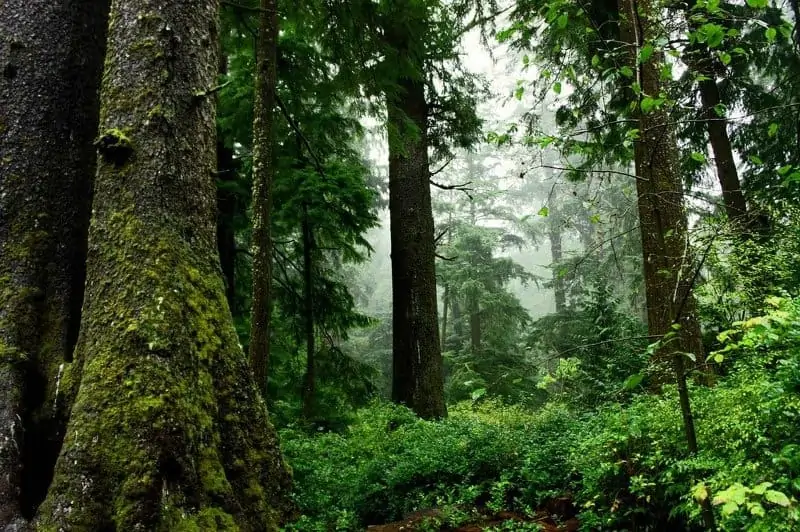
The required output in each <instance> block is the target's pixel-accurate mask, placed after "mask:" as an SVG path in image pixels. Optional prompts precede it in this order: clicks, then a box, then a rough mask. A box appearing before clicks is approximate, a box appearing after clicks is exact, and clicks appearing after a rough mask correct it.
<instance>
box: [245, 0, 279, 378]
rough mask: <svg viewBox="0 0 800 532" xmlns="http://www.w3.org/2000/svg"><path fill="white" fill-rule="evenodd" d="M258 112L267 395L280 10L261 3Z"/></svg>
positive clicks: (261, 336) (257, 220)
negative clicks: (274, 123)
mask: <svg viewBox="0 0 800 532" xmlns="http://www.w3.org/2000/svg"><path fill="white" fill-rule="evenodd" d="M260 6H261V9H260V15H259V37H258V46H257V49H256V64H257V65H258V68H257V69H256V87H255V103H254V105H255V108H254V110H253V242H252V245H253V308H252V314H251V317H250V320H251V322H250V323H251V326H250V327H251V328H250V364H251V365H252V366H253V373H254V374H255V377H256V383H257V385H258V387H259V388H260V389H262V390H265V391H266V389H267V388H266V387H267V375H268V369H269V328H270V315H271V313H272V231H271V223H272V219H271V213H272V182H273V181H274V179H275V156H274V146H273V145H274V143H275V138H274V133H273V129H274V127H273V122H274V118H273V115H274V108H275V91H276V84H277V62H278V61H277V58H278V56H277V49H278V5H277V2H276V1H275V0H261V3H260Z"/></svg>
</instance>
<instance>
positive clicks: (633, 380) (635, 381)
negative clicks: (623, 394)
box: [622, 373, 644, 390]
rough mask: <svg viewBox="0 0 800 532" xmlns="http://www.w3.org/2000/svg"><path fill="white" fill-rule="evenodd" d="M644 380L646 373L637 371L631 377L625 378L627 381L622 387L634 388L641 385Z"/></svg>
mask: <svg viewBox="0 0 800 532" xmlns="http://www.w3.org/2000/svg"><path fill="white" fill-rule="evenodd" d="M643 380H644V375H641V374H639V373H636V374H635V375H631V376H630V377H628V378H627V379H625V382H624V383H623V384H622V388H623V389H624V390H633V389H634V388H636V387H637V386H639V384H641V382H642V381H643Z"/></svg>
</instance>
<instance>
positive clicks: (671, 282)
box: [619, 0, 714, 529]
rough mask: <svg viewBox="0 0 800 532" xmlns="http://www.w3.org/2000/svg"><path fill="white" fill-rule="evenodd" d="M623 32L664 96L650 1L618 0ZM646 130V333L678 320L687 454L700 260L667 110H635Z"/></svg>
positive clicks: (673, 359)
mask: <svg viewBox="0 0 800 532" xmlns="http://www.w3.org/2000/svg"><path fill="white" fill-rule="evenodd" d="M619 9H620V15H621V16H620V30H621V31H620V33H621V35H622V37H623V40H625V41H627V43H628V44H629V50H630V52H629V60H630V62H631V65H632V67H633V68H634V71H635V72H636V77H637V82H638V83H639V86H640V87H641V93H642V95H658V94H659V93H660V90H661V86H660V79H659V60H660V56H659V54H654V56H653V57H652V58H651V59H650V60H649V61H645V62H643V63H639V62H638V51H639V50H640V49H641V48H642V46H643V45H644V43H645V42H653V41H655V40H656V38H657V37H658V35H656V34H655V32H656V31H657V28H655V27H654V24H653V23H652V22H651V21H650V19H649V18H648V16H647V15H648V13H650V12H651V10H652V9H653V7H652V5H650V4H649V2H648V1H647V0H644V2H642V0H639V1H637V0H619ZM636 118H637V119H638V122H639V124H638V126H639V131H640V137H639V140H637V141H636V144H635V148H634V150H635V159H636V191H637V201H638V207H639V224H640V227H641V235H642V253H643V258H644V278H645V292H646V298H647V321H648V331H649V334H651V335H662V336H663V335H668V334H670V333H671V332H672V327H673V325H680V328H679V329H678V331H677V335H676V336H675V338H674V339H673V340H668V339H667V338H665V342H664V346H663V347H662V348H661V349H660V350H659V351H658V352H657V354H656V362H662V363H664V364H671V366H672V369H673V371H674V375H675V380H676V383H677V387H678V393H679V396H680V407H681V413H682V415H683V421H684V427H683V428H684V431H685V433H686V441H687V446H688V449H689V452H690V453H692V454H695V453H696V452H697V437H696V434H695V427H694V419H693V417H692V410H691V403H690V400H689V392H688V388H687V385H686V380H687V376H686V373H687V372H686V369H685V366H686V361H685V359H684V357H685V354H684V353H690V354H692V355H694V356H695V357H696V360H698V361H702V360H703V344H702V338H701V335H700V325H699V322H698V320H697V315H696V312H695V300H694V295H693V293H692V289H693V286H692V283H693V282H694V278H695V275H694V271H693V270H694V265H693V261H692V255H691V252H690V246H689V234H688V221H687V217H686V209H685V206H684V198H683V183H682V181H681V177H680V172H679V171H678V144H677V140H676V138H675V133H674V130H673V126H672V125H671V120H670V117H669V115H668V114H667V113H666V112H665V111H662V110H660V109H653V110H652V111H651V112H643V111H641V108H639V110H638V111H637V113H636ZM702 513H703V519H704V521H705V525H706V527H707V528H708V529H714V514H713V511H712V510H711V505H710V502H709V501H708V500H706V501H705V502H704V503H703V512H702Z"/></svg>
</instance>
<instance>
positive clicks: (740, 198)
mask: <svg viewBox="0 0 800 532" xmlns="http://www.w3.org/2000/svg"><path fill="white" fill-rule="evenodd" d="M707 75H708V76H710V79H705V80H703V81H700V82H699V86H700V99H701V100H702V102H703V115H704V116H705V119H706V121H707V122H706V125H707V127H708V138H709V140H710V142H711V149H712V150H713V151H714V164H715V165H716V168H717V178H718V179H719V184H720V187H721V188H722V201H723V202H724V203H725V212H726V213H727V215H728V219H729V220H731V221H733V222H741V221H743V220H744V219H745V218H746V216H747V202H746V201H745V199H744V193H743V192H742V186H741V184H740V183H739V173H738V171H737V170H736V161H735V160H734V158H733V148H732V147H731V139H730V137H729V136H728V122H727V120H725V119H724V118H722V117H720V116H718V115H717V112H716V110H715V107H716V106H717V105H719V104H720V103H722V100H721V98H720V95H719V87H717V82H716V81H714V74H713V73H712V72H709V73H708V74H707Z"/></svg>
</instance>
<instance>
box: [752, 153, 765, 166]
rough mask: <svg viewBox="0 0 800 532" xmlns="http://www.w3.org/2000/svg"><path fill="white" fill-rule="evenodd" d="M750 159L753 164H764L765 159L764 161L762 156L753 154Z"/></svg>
mask: <svg viewBox="0 0 800 532" xmlns="http://www.w3.org/2000/svg"><path fill="white" fill-rule="evenodd" d="M748 159H750V162H751V163H753V164H764V161H762V160H761V157H759V156H758V155H751V156H749V157H748Z"/></svg>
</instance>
